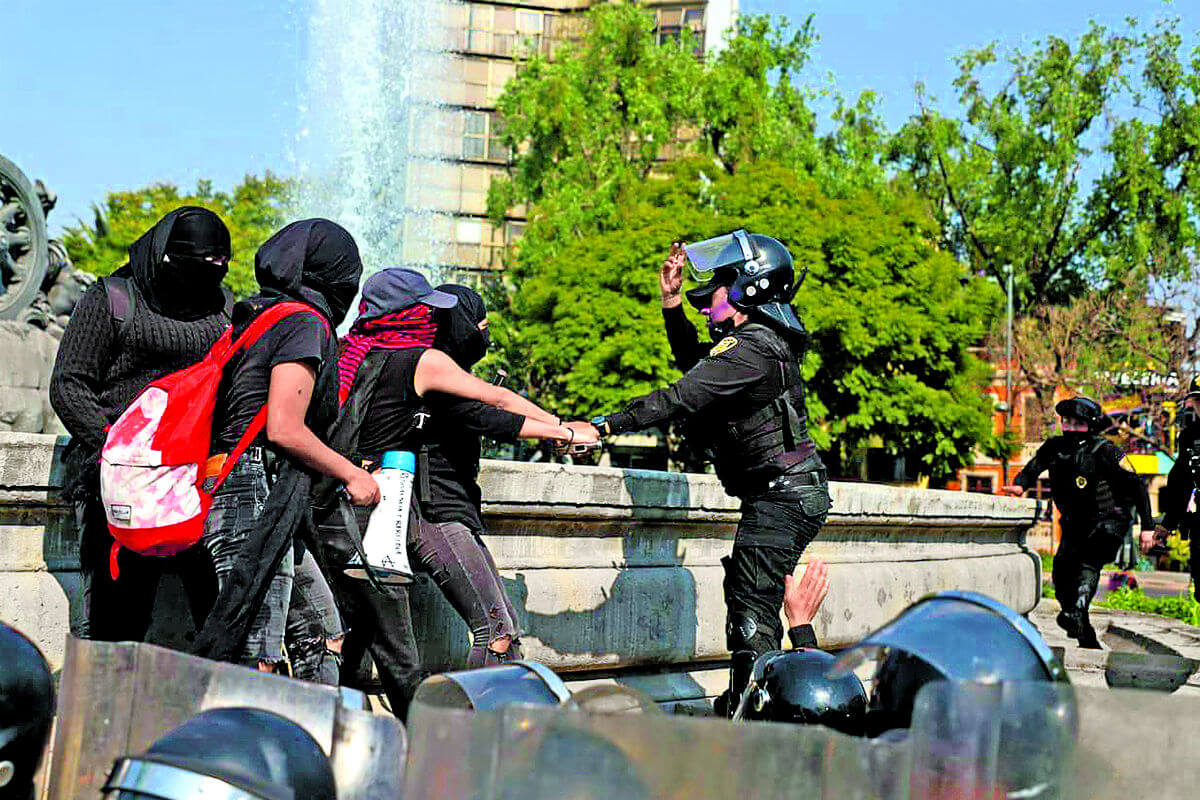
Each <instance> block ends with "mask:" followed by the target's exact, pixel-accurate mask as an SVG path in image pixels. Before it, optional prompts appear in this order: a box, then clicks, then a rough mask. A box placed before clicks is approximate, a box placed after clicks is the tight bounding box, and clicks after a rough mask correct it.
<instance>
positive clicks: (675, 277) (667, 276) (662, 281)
mask: <svg viewBox="0 0 1200 800" xmlns="http://www.w3.org/2000/svg"><path fill="white" fill-rule="evenodd" d="M686 261H687V254H686V253H685V252H684V251H683V242H672V243H671V252H670V254H669V255H668V256H667V260H666V261H664V262H663V264H662V269H660V270H659V271H658V288H659V290H660V291H661V292H662V304H663V308H673V307H674V306H677V305H679V304H680V303H681V302H683V301H682V300H681V299H680V297H679V292H680V290H681V289H682V288H683V265H684V262H686Z"/></svg>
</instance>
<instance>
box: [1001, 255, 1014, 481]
mask: <svg viewBox="0 0 1200 800" xmlns="http://www.w3.org/2000/svg"><path fill="white" fill-rule="evenodd" d="M1004 271H1005V273H1006V275H1005V292H1006V293H1007V295H1008V302H1007V305H1006V309H1005V331H1004V334H1005V335H1004V433H1005V434H1007V433H1008V432H1009V430H1011V429H1012V413H1013V396H1012V392H1013V389H1012V344H1013V268H1012V264H1008V265H1006V266H1005V268H1004ZM1000 470H1001V474H1000V477H1001V485H1003V486H1007V485H1008V450H1007V449H1006V450H1005V451H1004V460H1003V461H1002V462H1001V466H1000Z"/></svg>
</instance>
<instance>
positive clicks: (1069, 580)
mask: <svg viewBox="0 0 1200 800" xmlns="http://www.w3.org/2000/svg"><path fill="white" fill-rule="evenodd" d="M1055 411H1056V412H1058V415H1059V416H1060V417H1061V418H1062V428H1063V432H1062V434H1061V435H1060V436H1052V437H1051V438H1049V439H1047V440H1046V441H1045V443H1044V444H1042V446H1041V447H1039V448H1038V451H1037V453H1036V454H1035V455H1034V457H1033V458H1032V459H1031V460H1030V461H1029V463H1028V464H1026V465H1025V467H1024V468H1023V469H1022V470H1021V472H1020V473H1019V474H1018V475H1017V477H1016V479H1015V480H1014V481H1013V484H1014V485H1013V486H1009V487H1005V489H1006V492H1007V493H1010V494H1016V495H1018V496H1019V495H1021V494H1023V493H1024V492H1025V490H1026V489H1028V488H1029V487H1031V486H1034V485H1036V484H1037V479H1038V476H1039V475H1041V474H1042V472H1045V471H1046V470H1049V471H1050V490H1051V492H1052V493H1053V496H1054V502H1055V503H1056V504H1057V505H1058V509H1059V512H1060V514H1061V518H1060V524H1061V526H1062V541H1061V542H1060V543H1059V546H1058V552H1057V553H1055V554H1054V568H1053V573H1052V576H1053V579H1054V593H1055V595H1056V596H1057V597H1058V601H1059V603H1061V604H1062V611H1061V612H1060V613H1059V615H1058V624H1059V626H1060V627H1061V628H1062V629H1063V630H1065V631H1066V632H1067V635H1068V636H1070V637H1071V638H1073V639H1077V640H1078V641H1079V645H1080V646H1081V647H1087V648H1092V649H1099V648H1100V641H1099V640H1098V639H1097V638H1096V631H1095V629H1094V628H1092V623H1091V620H1090V619H1089V617H1088V606H1089V605H1091V602H1092V598H1093V597H1094V596H1095V594H1096V588H1097V587H1098V586H1099V583H1100V569H1101V568H1102V567H1103V566H1104V565H1105V564H1107V563H1108V562H1110V561H1112V560H1113V559H1114V558H1115V557H1116V555H1117V550H1119V549H1120V547H1121V542H1122V541H1123V540H1124V538H1125V532H1126V531H1127V530H1128V529H1129V524H1130V522H1131V521H1132V514H1133V510H1134V509H1135V508H1136V509H1137V513H1138V516H1139V518H1140V519H1141V521H1142V530H1143V531H1152V530H1153V528H1154V521H1153V518H1152V517H1151V515H1150V499H1149V497H1148V496H1147V494H1146V487H1145V486H1144V485H1143V484H1142V481H1141V479H1140V478H1139V477H1138V476H1137V473H1135V472H1134V471H1133V467H1132V466H1130V464H1129V459H1128V458H1127V457H1126V456H1125V454H1124V453H1123V452H1122V451H1121V448H1119V447H1118V446H1117V445H1115V444H1113V443H1112V442H1110V441H1109V440H1107V439H1105V438H1104V437H1103V436H1101V435H1100V432H1101V431H1102V430H1104V429H1105V428H1106V427H1108V424H1109V420H1108V418H1107V417H1106V416H1105V415H1104V411H1103V410H1102V409H1101V408H1100V404H1099V403H1097V402H1096V401H1095V400H1091V399H1089V398H1087V397H1074V398H1071V399H1070V400H1063V401H1062V402H1060V403H1059V404H1058V405H1057V406H1055Z"/></svg>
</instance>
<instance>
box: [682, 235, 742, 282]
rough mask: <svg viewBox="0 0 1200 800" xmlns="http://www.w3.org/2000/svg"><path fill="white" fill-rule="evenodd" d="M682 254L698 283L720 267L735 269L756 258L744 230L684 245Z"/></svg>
mask: <svg viewBox="0 0 1200 800" xmlns="http://www.w3.org/2000/svg"><path fill="white" fill-rule="evenodd" d="M683 252H684V253H686V254H687V257H688V263H689V264H690V265H691V267H692V277H693V278H695V279H696V280H698V281H707V280H708V279H709V278H710V277H711V275H712V273H713V271H715V270H718V269H720V268H721V267H736V266H738V265H740V264H744V263H746V262H747V261H751V260H753V259H755V258H757V257H758V253H757V248H756V247H755V246H754V242H753V241H752V240H751V239H750V236H749V235H748V234H747V233H746V232H745V231H744V230H737V231H734V232H733V233H727V234H724V235H723V236H714V237H713V238H711V239H705V240H704V241H703V242H696V243H695V244H689V245H684V248H683Z"/></svg>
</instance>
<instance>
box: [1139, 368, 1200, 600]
mask: <svg viewBox="0 0 1200 800" xmlns="http://www.w3.org/2000/svg"><path fill="white" fill-rule="evenodd" d="M1186 400H1187V402H1188V404H1189V405H1190V406H1191V408H1192V419H1191V421H1190V422H1189V423H1188V425H1187V426H1186V427H1185V428H1184V429H1183V432H1182V433H1181V434H1180V435H1179V448H1178V450H1177V451H1176V452H1177V453H1178V455H1177V457H1176V459H1175V464H1174V466H1172V467H1171V471H1170V472H1169V473H1168V474H1167V486H1166V488H1165V489H1164V490H1163V491H1162V493H1161V496H1162V512H1163V517H1162V524H1161V525H1159V526H1158V527H1157V528H1155V530H1154V534H1153V535H1150V534H1149V533H1148V532H1143V534H1142V537H1141V539H1142V541H1141V548H1142V551H1143V552H1150V550H1151V549H1152V548H1153V547H1154V546H1155V545H1156V544H1157V545H1158V546H1159V547H1162V546H1164V545H1165V542H1166V538H1167V536H1168V535H1169V534H1170V532H1171V531H1173V530H1175V529H1177V528H1180V529H1182V530H1184V531H1186V532H1187V534H1188V538H1189V539H1190V540H1192V541H1195V539H1196V536H1197V534H1198V533H1200V514H1197V513H1196V512H1195V511H1192V510H1189V507H1188V501H1189V500H1191V498H1192V493H1193V492H1194V491H1195V490H1196V489H1198V488H1200V377H1197V378H1192V382H1191V384H1190V385H1189V386H1188V393H1187V398H1186ZM1198 551H1200V548H1197V547H1195V546H1193V547H1192V549H1191V562H1190V566H1191V571H1192V591H1193V593H1194V594H1195V596H1196V599H1197V600H1200V552H1198Z"/></svg>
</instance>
